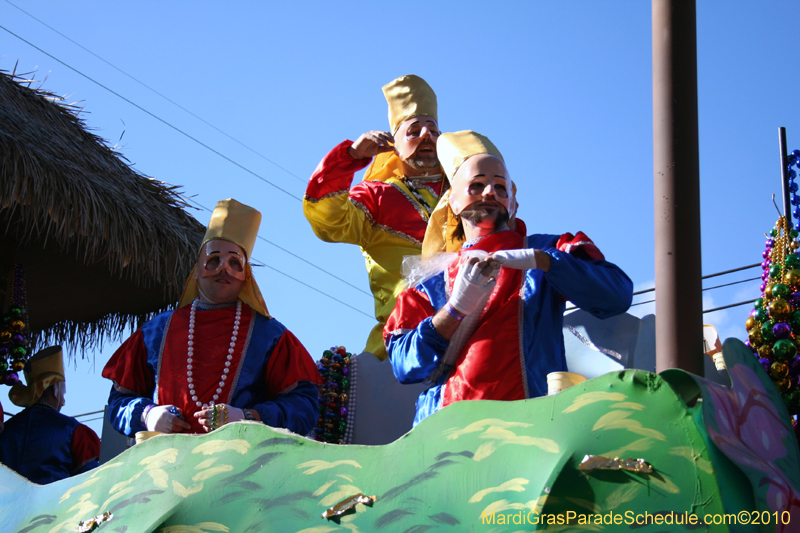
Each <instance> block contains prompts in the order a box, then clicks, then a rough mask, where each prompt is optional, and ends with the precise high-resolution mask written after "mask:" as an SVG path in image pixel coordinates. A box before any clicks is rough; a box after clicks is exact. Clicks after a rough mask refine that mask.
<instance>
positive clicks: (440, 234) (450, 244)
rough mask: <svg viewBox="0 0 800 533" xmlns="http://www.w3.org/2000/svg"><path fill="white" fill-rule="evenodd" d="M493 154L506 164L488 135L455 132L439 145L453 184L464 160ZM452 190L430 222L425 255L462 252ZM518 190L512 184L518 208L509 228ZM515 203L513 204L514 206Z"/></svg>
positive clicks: (445, 196) (442, 136) (443, 167)
mask: <svg viewBox="0 0 800 533" xmlns="http://www.w3.org/2000/svg"><path fill="white" fill-rule="evenodd" d="M479 154H489V155H493V156H495V157H497V158H498V159H500V161H503V163H505V160H504V159H503V155H502V154H501V153H500V150H498V149H497V147H496V146H495V145H494V143H493V142H492V141H490V140H489V138H488V137H486V136H485V135H481V134H480V133H477V132H474V131H471V130H467V131H457V132H453V133H443V134H442V135H441V136H439V140H438V141H437V142H436V155H437V156H438V157H439V163H440V164H441V165H442V169H443V170H444V173H445V175H446V176H447V179H448V180H449V181H450V184H451V185H452V183H453V176H455V175H456V172H458V169H459V168H460V167H461V165H463V164H464V161H466V160H467V159H469V158H470V157H472V156H474V155H479ZM452 190H453V189H452V188H450V189H448V190H447V192H445V193H444V194H443V195H442V197H441V199H440V200H439V203H438V204H436V209H434V210H433V213H431V217H430V219H429V220H428V227H427V228H426V230H425V238H424V240H423V241H422V255H430V254H434V253H437V252H456V251H458V250H460V249H461V245H462V244H463V243H464V240H463V239H460V240H459V239H455V238H454V237H453V232H454V231H455V230H456V228H457V227H458V223H459V222H458V218H457V217H456V215H455V213H453V210H452V208H451V207H450V202H449V201H448V200H449V199H450V191H452ZM516 191H517V187H516V185H514V184H513V181H512V200H513V205H514V208H513V209H510V211H512V212H510V213H509V215H510V217H511V218H510V220H509V223H508V227H510V228H513V227H514V216H515V214H516ZM511 205H512V204H509V207H511Z"/></svg>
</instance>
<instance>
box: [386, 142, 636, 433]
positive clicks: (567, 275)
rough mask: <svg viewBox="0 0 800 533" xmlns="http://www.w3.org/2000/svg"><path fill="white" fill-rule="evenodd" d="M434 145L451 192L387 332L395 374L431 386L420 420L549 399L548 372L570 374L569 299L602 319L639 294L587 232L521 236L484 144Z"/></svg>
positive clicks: (505, 184)
mask: <svg viewBox="0 0 800 533" xmlns="http://www.w3.org/2000/svg"><path fill="white" fill-rule="evenodd" d="M437 150H438V154H439V160H440V161H441V163H442V166H443V168H444V170H445V173H446V174H447V177H448V179H449V180H450V183H451V185H452V188H451V189H450V190H449V191H448V192H447V193H446V195H445V198H443V199H442V202H441V203H440V204H439V207H438V208H437V209H436V211H435V212H434V214H433V216H432V217H431V222H430V224H429V225H428V230H427V233H426V235H425V241H424V244H423V252H422V257H421V258H420V261H418V262H417V263H418V264H417V265H416V266H415V267H414V268H412V269H411V271H412V272H415V273H417V278H416V279H415V280H413V281H411V282H410V284H411V288H409V289H408V290H406V291H404V292H403V293H402V294H401V295H400V297H399V298H398V299H397V305H396V306H395V309H394V311H393V312H392V315H391V316H390V317H389V320H388V322H387V323H386V328H385V330H384V336H385V340H386V346H387V349H388V351H389V357H390V359H391V362H392V369H393V370H394V373H395V376H396V377H397V379H398V380H399V381H400V382H401V383H420V382H422V381H426V380H427V381H429V382H431V383H432V386H431V387H430V388H429V389H428V390H426V391H425V392H423V393H422V394H420V396H419V398H418V400H417V411H416V416H415V419H414V424H415V425H416V424H417V423H419V422H420V421H421V420H422V419H424V418H425V417H427V416H429V415H431V414H432V413H434V412H436V411H437V410H439V409H441V408H442V407H444V406H447V405H449V404H451V403H453V402H456V401H461V400H481V399H487V400H521V399H524V398H532V397H536V396H542V395H545V394H547V381H546V376H547V374H548V373H550V372H556V371H566V370H567V363H566V359H565V355H564V338H563V334H562V326H563V313H564V309H565V303H566V301H567V300H569V301H571V302H572V303H574V304H575V305H576V306H578V307H580V308H581V309H584V310H586V311H588V312H589V313H591V314H592V315H594V316H596V317H598V318H607V317H610V316H613V315H617V314H620V313H623V312H625V311H626V310H627V309H628V307H629V306H630V303H631V298H632V291H633V284H632V283H631V281H630V279H629V278H628V276H626V275H625V273H624V272H623V271H622V270H620V269H619V267H617V266H615V265H613V264H611V263H609V262H608V261H605V259H604V257H603V254H601V253H600V251H599V250H598V249H597V247H596V246H595V245H594V243H593V242H592V241H591V240H590V239H589V238H588V237H587V236H586V235H584V234H583V233H582V232H579V233H578V234H577V235H572V234H571V233H565V234H563V235H544V234H534V235H527V236H526V229H525V224H524V223H523V222H522V221H521V220H519V219H518V218H516V216H515V215H516V206H517V204H516V199H515V192H514V184H513V183H512V181H511V177H510V176H509V173H508V170H507V168H506V165H505V162H504V160H503V157H502V156H501V155H500V152H499V151H498V150H497V148H496V147H495V146H494V144H492V142H491V141H490V140H489V139H487V138H486V137H484V136H483V135H480V134H478V133H475V132H472V131H462V132H457V133H446V134H443V135H442V136H441V137H440V138H439V142H438V148H437ZM442 254H445V255H442Z"/></svg>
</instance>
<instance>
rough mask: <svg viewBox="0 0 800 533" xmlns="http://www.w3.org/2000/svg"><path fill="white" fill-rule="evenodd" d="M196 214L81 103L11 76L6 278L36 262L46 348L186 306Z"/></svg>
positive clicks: (1, 184) (32, 283)
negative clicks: (132, 162)
mask: <svg viewBox="0 0 800 533" xmlns="http://www.w3.org/2000/svg"><path fill="white" fill-rule="evenodd" d="M185 206H186V204H185V203H184V201H183V199H182V198H181V197H180V196H179V194H178V193H177V191H176V188H175V187H173V186H170V185H167V184H165V183H163V182H159V181H156V180H154V179H151V178H148V177H145V176H143V175H141V174H139V173H138V172H136V171H135V170H133V169H132V168H131V167H130V166H129V165H128V164H127V162H126V161H125V160H124V159H123V157H122V156H120V155H119V154H117V153H115V152H114V150H112V149H111V148H110V147H109V146H108V145H107V144H106V143H105V141H103V140H102V139H100V138H99V137H97V136H95V135H93V134H91V133H89V132H88V131H86V128H85V124H84V123H83V121H82V120H81V119H80V118H79V117H78V113H77V111H76V109H75V108H74V107H72V106H68V105H64V104H63V103H61V98H59V97H56V96H54V95H53V94H50V93H47V92H44V91H42V90H40V89H36V88H32V87H31V81H30V80H23V79H22V78H21V77H19V76H16V75H13V74H8V73H5V72H2V71H0V278H2V277H6V276H8V273H9V271H10V268H11V266H12V265H13V263H22V264H23V265H24V268H25V271H26V281H27V298H28V312H29V318H30V324H31V329H32V330H33V331H34V332H38V334H39V338H40V339H41V340H45V339H46V341H47V342H66V343H72V344H73V345H75V344H77V345H79V346H81V347H85V346H86V345H87V344H89V343H94V342H95V341H99V340H101V339H102V336H104V335H106V334H117V335H119V334H120V333H121V332H122V331H123V329H124V327H125V325H127V324H131V325H137V324H139V323H141V322H142V321H143V320H146V319H147V318H148V317H150V316H152V314H153V313H154V312H156V311H158V310H161V309H164V308H167V307H168V306H170V305H172V304H174V303H175V302H176V301H177V299H178V297H179V296H180V293H181V290H182V288H183V284H184V282H185V280H186V277H187V276H188V273H189V271H190V270H191V267H192V266H193V264H194V261H195V259H196V258H197V250H198V248H199V245H200V240H201V238H202V235H203V231H204V227H203V226H202V224H200V223H199V222H197V221H196V220H195V219H194V218H193V217H191V216H190V215H188V214H187V213H186V212H185V211H184V209H183V208H184V207H185ZM3 288H4V286H3V284H2V280H1V279H0V290H2V289H3ZM2 296H5V298H4V302H3V303H4V304H6V305H7V304H8V295H0V297H2Z"/></svg>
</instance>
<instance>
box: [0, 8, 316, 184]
mask: <svg viewBox="0 0 800 533" xmlns="http://www.w3.org/2000/svg"><path fill="white" fill-rule="evenodd" d="M6 3H7V4H9V5H11V6H13V7H15V8H17V9H19V10H20V11H22V12H23V13H25V14H26V15H28V16H29V17H30V18H32V19H33V20H35V21H36V22H38V23H39V24H42V25H43V26H45V27H47V28H49V29H51V30H52V31H54V32H56V33H57V34H59V35H60V36H61V37H63V38H64V39H66V40H68V41H69V42H71V43H72V44H74V45H75V46H77V47H79V48H81V49H83V50H85V51H86V52H88V53H90V54H92V55H93V56H94V57H96V58H97V59H99V60H100V61H102V62H103V63H105V64H106V65H108V66H110V67H111V68H113V69H115V70H117V71H118V72H121V73H122V74H124V75H125V76H127V77H129V78H130V79H132V80H133V81H135V82H136V83H138V84H139V85H141V86H142V87H144V88H146V89H148V90H150V91H152V92H154V93H155V94H157V95H158V96H160V97H161V98H163V99H164V100H166V101H167V102H169V103H171V104H172V105H174V106H176V107H178V108H179V109H182V110H183V111H185V112H186V113H188V114H190V115H191V116H193V117H194V118H196V119H197V120H199V121H200V122H202V123H204V124H206V125H207V126H210V127H211V128H214V129H215V130H217V131H218V132H220V133H221V134H223V135H224V136H226V137H228V138H229V139H231V140H232V141H234V142H236V143H237V144H239V145H241V146H243V147H244V148H247V149H248V150H250V151H251V152H253V153H254V154H256V155H257V156H259V157H261V158H262V159H264V160H266V161H268V162H270V163H271V164H272V165H274V166H276V167H278V168H279V169H281V170H283V171H284V172H286V173H287V174H289V175H290V176H292V177H294V178H295V179H297V180H298V181H300V182H301V183H306V180H304V179H303V178H301V177H300V176H298V175H297V174H294V173H293V172H291V171H289V170H288V169H286V168H284V167H282V166H280V165H279V164H278V163H276V162H275V161H273V160H272V159H270V158H268V157H267V156H265V155H264V154H262V153H260V152H258V151H257V150H255V149H253V148H250V147H249V146H247V145H246V144H244V143H243V142H241V141H240V140H239V139H236V138H235V137H233V136H231V135H229V134H227V133H225V132H224V131H223V130H221V129H220V128H218V127H216V126H215V125H213V124H211V123H210V122H208V121H207V120H205V119H204V118H202V117H200V116H198V115H196V114H194V113H192V112H191V111H189V110H188V109H186V108H185V107H183V106H182V105H180V104H179V103H178V102H175V101H174V100H172V99H170V98H168V97H167V96H165V95H163V94H161V93H160V92H158V91H157V90H155V89H154V88H152V87H150V86H149V85H147V84H146V83H144V82H142V81H140V80H138V79H136V78H135V77H134V76H132V75H130V74H128V73H127V72H125V71H124V70H122V69H121V68H119V67H117V66H116V65H114V64H113V63H111V62H110V61H107V60H106V59H104V58H102V57H100V56H99V55H97V54H95V53H94V52H92V51H91V50H89V49H88V48H86V47H85V46H83V45H82V44H80V43H79V42H77V41H74V40H73V39H71V38H69V37H67V36H66V35H64V34H63V33H61V32H60V31H58V30H57V29H55V28H54V27H52V26H50V25H49V24H47V23H46V22H44V21H43V20H40V19H38V18H36V17H35V16H33V15H32V14H30V13H28V12H27V11H25V10H24V9H22V8H21V7H19V6H18V5H16V4H13V3H11V2H10V1H9V0H6Z"/></svg>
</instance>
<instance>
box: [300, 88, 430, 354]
mask: <svg viewBox="0 0 800 533" xmlns="http://www.w3.org/2000/svg"><path fill="white" fill-rule="evenodd" d="M383 91H384V95H385V96H386V100H387V102H388V103H389V124H390V126H391V128H392V131H396V130H397V128H398V127H399V125H400V124H402V122H403V121H405V120H407V119H408V118H412V117H415V116H422V115H425V116H432V117H433V118H436V114H437V109H436V95H435V94H434V93H433V90H431V88H430V87H429V86H428V84H427V83H425V81H424V80H422V79H421V78H419V77H417V76H403V77H401V78H398V79H397V80H394V81H393V82H391V83H389V84H388V85H386V86H385V87H384V88H383ZM352 144H353V143H352V142H351V141H344V142H343V143H341V144H339V145H338V146H336V147H335V148H334V149H333V150H331V152H330V153H328V155H326V156H325V158H324V159H323V160H322V162H320V164H319V166H318V167H317V169H316V170H315V171H314V174H313V175H312V176H311V180H310V181H309V184H308V188H307V189H306V194H305V197H304V199H303V213H304V214H305V216H306V219H307V220H308V221H309V223H310V224H311V228H312V229H313V230H314V233H315V234H316V235H317V237H319V238H320V239H322V240H323V241H326V242H344V243H349V244H356V245H358V246H360V247H361V253H362V254H363V255H364V258H365V260H366V266H367V274H368V276H369V284H370V289H371V290H372V294H373V296H374V298H375V318H376V319H377V320H378V324H376V325H375V327H374V328H373V329H372V331H371V333H370V335H369V339H368V340H367V346H366V348H365V350H366V351H368V352H371V353H373V354H375V355H376V356H377V357H378V358H380V359H385V358H386V357H387V354H386V349H385V347H384V345H383V325H384V324H385V323H386V320H387V319H388V318H389V315H390V314H391V312H392V309H394V305H395V301H396V300H397V295H398V294H400V292H402V290H403V289H404V288H405V287H404V286H403V285H402V281H403V277H402V274H401V268H402V262H403V256H405V255H417V254H419V253H420V251H421V249H422V240H423V238H424V236H425V229H426V227H427V225H428V219H429V217H430V213H431V212H432V211H433V209H434V208H435V207H436V204H437V203H438V201H439V197H440V195H441V194H442V189H443V187H444V177H443V176H442V175H441V174H439V175H436V176H424V177H407V176H404V175H403V171H402V163H401V161H400V159H399V157H398V156H397V155H396V153H395V152H385V153H382V154H380V155H378V156H377V157H376V158H375V160H374V161H373V163H372V165H371V166H370V168H369V169H368V170H367V171H366V173H365V175H364V180H363V181H362V182H361V183H358V184H357V185H355V186H354V187H353V188H352V189H351V188H350V184H351V183H352V181H353V176H354V175H355V173H356V172H358V171H359V170H361V169H363V168H364V167H366V166H367V165H368V164H369V163H370V160H369V159H354V158H353V157H351V156H350V154H349V153H348V150H349V148H350V147H351V146H352Z"/></svg>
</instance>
